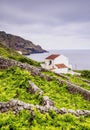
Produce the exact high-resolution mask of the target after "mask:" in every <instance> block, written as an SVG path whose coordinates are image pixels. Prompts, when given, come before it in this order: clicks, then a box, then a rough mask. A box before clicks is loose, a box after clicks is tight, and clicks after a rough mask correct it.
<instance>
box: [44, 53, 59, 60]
mask: <svg viewBox="0 0 90 130" xmlns="http://www.w3.org/2000/svg"><path fill="white" fill-rule="evenodd" d="M58 56H60V55H59V54H52V55H50V56H48V57H47V58H46V59H50V60H54V59H55V58H56V57H58Z"/></svg>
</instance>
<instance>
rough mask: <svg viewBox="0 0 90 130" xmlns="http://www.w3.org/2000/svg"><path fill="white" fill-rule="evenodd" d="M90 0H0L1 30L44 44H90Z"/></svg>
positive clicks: (70, 45) (72, 45)
mask: <svg viewBox="0 0 90 130" xmlns="http://www.w3.org/2000/svg"><path fill="white" fill-rule="evenodd" d="M89 5H90V0H87V1H86V0H75V1H74V0H68V1H67V0H63V1H62V0H0V30H4V31H6V32H7V33H12V34H16V35H20V36H22V37H24V38H26V39H29V40H32V41H33V42H35V43H36V44H40V45H41V46H43V47H44V48H47V49H48V48H52V49H54V48H55V49H59V48H60V49H61V48H62V49H69V48H90V29H89V28H90V13H89V12H90V7H89Z"/></svg>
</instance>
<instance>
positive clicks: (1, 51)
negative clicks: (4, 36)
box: [0, 43, 40, 66]
mask: <svg viewBox="0 0 90 130" xmlns="http://www.w3.org/2000/svg"><path fill="white" fill-rule="evenodd" d="M0 56H2V57H6V58H10V59H14V60H17V61H21V62H23V63H28V64H31V65H35V66H39V65H40V63H38V62H36V61H34V60H32V59H29V58H26V57H25V56H23V55H20V54H19V53H18V52H16V51H15V50H13V49H11V48H8V47H7V46H5V45H3V44H2V43H0Z"/></svg>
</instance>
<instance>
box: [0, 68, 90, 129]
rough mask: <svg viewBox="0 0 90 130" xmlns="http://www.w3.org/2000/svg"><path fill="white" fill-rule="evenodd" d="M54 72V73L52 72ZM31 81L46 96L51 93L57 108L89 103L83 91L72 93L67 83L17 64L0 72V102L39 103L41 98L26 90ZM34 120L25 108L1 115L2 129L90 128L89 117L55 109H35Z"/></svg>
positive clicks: (78, 106)
mask: <svg viewBox="0 0 90 130" xmlns="http://www.w3.org/2000/svg"><path fill="white" fill-rule="evenodd" d="M52 75H53V74H52ZM29 80H32V81H33V82H34V83H35V84H36V85H37V86H38V87H40V88H41V89H42V90H43V92H44V95H46V96H49V98H50V99H52V100H53V101H54V103H55V106H56V107H57V108H62V107H65V108H67V109H84V110H85V109H87V110H90V102H89V101H87V100H85V99H83V97H82V96H81V95H80V94H70V93H69V92H68V91H67V86H66V85H65V84H63V85H60V84H59V83H58V82H57V81H56V80H55V79H54V80H52V81H49V82H48V81H46V80H44V79H42V78H40V77H39V76H32V75H31V74H30V73H29V72H28V71H26V70H21V69H20V68H18V67H16V66H15V67H11V68H9V69H6V70H2V71H0V101H5V102H6V101H8V100H10V99H11V98H14V99H19V100H22V101H24V102H26V103H31V104H40V103H41V99H42V97H41V96H39V95H38V94H37V93H36V94H30V93H29V92H27V88H28V87H29V83H28V81H29ZM34 115H35V116H34V119H33V120H31V117H30V112H29V111H26V110H23V111H20V113H19V114H18V115H16V116H15V115H14V114H13V113H12V112H11V111H9V112H7V113H1V114H0V130H43V129H45V130H89V129H90V116H88V117H78V118H77V117H76V116H74V115H71V114H65V115H59V114H56V113H55V112H54V111H49V113H44V114H42V113H40V112H39V111H37V110H34Z"/></svg>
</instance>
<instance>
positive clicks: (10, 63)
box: [0, 57, 90, 101]
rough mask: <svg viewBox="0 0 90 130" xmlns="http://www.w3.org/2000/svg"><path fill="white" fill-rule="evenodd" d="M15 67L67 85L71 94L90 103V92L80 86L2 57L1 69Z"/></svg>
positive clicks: (0, 59) (39, 69) (0, 60)
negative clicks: (77, 95) (77, 94)
mask: <svg viewBox="0 0 90 130" xmlns="http://www.w3.org/2000/svg"><path fill="white" fill-rule="evenodd" d="M15 65H16V66H18V67H20V68H21V69H26V70H28V71H29V72H30V73H31V74H32V75H33V76H35V75H38V76H40V77H41V78H43V79H45V80H47V81H50V80H53V79H56V80H57V81H58V82H59V83H60V84H66V85H67V88H68V90H69V92H70V93H80V94H81V95H82V96H83V97H84V98H85V99H86V100H89V101H90V91H88V90H86V89H84V88H82V87H80V86H77V85H75V84H72V83H71V82H69V81H65V80H61V79H59V78H55V77H52V76H48V75H46V74H42V73H41V70H42V69H41V68H38V67H35V66H32V65H29V64H26V63H21V62H18V61H15V60H11V59H5V58H3V57H0V66H1V69H4V68H8V67H10V66H15Z"/></svg>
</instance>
